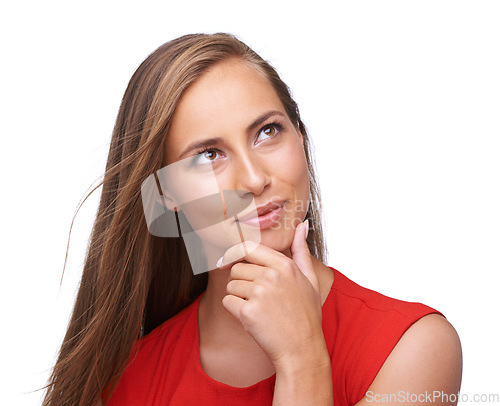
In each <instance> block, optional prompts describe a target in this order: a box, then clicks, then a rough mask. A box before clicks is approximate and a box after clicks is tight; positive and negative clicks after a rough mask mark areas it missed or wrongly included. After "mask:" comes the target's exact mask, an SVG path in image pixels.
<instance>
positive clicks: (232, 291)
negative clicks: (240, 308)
mask: <svg viewBox="0 0 500 406" xmlns="http://www.w3.org/2000/svg"><path fill="white" fill-rule="evenodd" d="M253 285H254V284H253V282H249V281H244V280H241V279H233V280H232V281H229V282H228V283H227V286H226V292H227V294H228V295H233V296H238V297H240V298H242V299H248V298H250V296H251V293H252V287H253Z"/></svg>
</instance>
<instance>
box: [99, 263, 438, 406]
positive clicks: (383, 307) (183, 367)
mask: <svg viewBox="0 0 500 406" xmlns="http://www.w3.org/2000/svg"><path fill="white" fill-rule="evenodd" d="M331 269H332V270H333V272H334V282H333V285H332V288H331V291H330V293H329V295H328V297H327V299H326V301H325V303H324V304H323V332H324V335H325V340H326V344H327V347H328V352H329V354H330V358H331V359H332V378H333V393H334V404H335V406H343V405H354V404H355V403H357V402H358V401H359V400H361V399H362V398H363V396H364V395H365V393H366V391H367V390H368V387H369V386H370V384H371V383H372V381H373V380H374V378H375V376H376V375H377V373H378V371H379V370H380V368H381V367H382V364H383V363H384V361H385V360H386V358H387V357H388V356H389V354H390V353H391V351H392V349H393V348H394V346H395V345H396V343H397V342H398V340H399V339H400V337H401V336H402V335H403V333H404V332H405V331H406V330H407V329H408V328H409V327H410V326H411V325H412V324H413V323H414V322H415V321H417V320H418V319H420V318H421V317H423V316H425V315H427V314H430V313H439V312H437V311H436V310H434V309H432V308H430V307H428V306H425V305H423V304H420V303H410V302H404V301H401V300H396V299H392V298H389V297H387V296H384V295H382V294H380V293H377V292H375V291H372V290H369V289H366V288H363V287H361V286H359V285H357V284H356V283H354V282H352V281H351V280H349V279H348V278H347V277H345V276H344V275H343V274H342V273H340V272H339V271H337V270H336V269H334V268H331ZM200 298H201V296H200V297H198V298H197V299H196V300H195V301H194V302H193V303H192V304H191V305H189V306H188V307H187V308H185V309H184V310H182V311H181V312H180V313H179V314H177V315H176V316H174V317H173V318H171V319H169V320H167V321H166V322H165V323H163V324H162V325H160V326H159V327H157V328H156V329H155V330H153V331H152V332H151V333H150V334H148V335H147V336H145V337H143V338H141V339H140V340H138V341H137V343H136V346H135V349H138V353H137V355H136V356H132V358H131V361H130V362H129V366H128V367H127V369H126V370H125V373H124V374H123V376H122V377H121V380H120V383H119V385H118V388H117V389H116V391H115V392H114V393H113V394H112V396H111V399H110V401H109V402H108V403H107V406H128V405H134V406H137V405H148V406H149V405H155V406H156V405H158V406H159V405H174V406H177V405H182V406H184V405H208V406H212V405H213V406H215V405H217V406H222V405H231V406H232V405H243V406H244V405H249V406H250V405H252V406H255V405H271V403H272V398H273V390H274V384H275V378H276V376H275V375H273V376H271V377H270V378H267V379H264V380H262V381H260V382H258V383H256V384H255V385H252V386H250V387H246V388H235V387H232V386H229V385H226V384H223V383H220V382H217V381H215V380H213V379H212V378H210V377H209V376H208V375H207V374H206V373H205V372H204V370H203V368H202V367H201V364H200V356H199V341H198V304H199V301H200ZM135 352H136V351H135V350H134V351H133V353H134V354H135Z"/></svg>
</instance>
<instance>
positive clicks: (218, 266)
mask: <svg viewBox="0 0 500 406" xmlns="http://www.w3.org/2000/svg"><path fill="white" fill-rule="evenodd" d="M222 258H224V257H220V258H219V260H218V261H217V264H215V266H216V267H217V268H220V267H221V266H222Z"/></svg>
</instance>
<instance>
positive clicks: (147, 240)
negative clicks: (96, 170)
mask: <svg viewBox="0 0 500 406" xmlns="http://www.w3.org/2000/svg"><path fill="white" fill-rule="evenodd" d="M164 168H168V169H166V170H165V171H166V172H165V171H164ZM179 168H182V171H180V172H175V171H176V170H178V169H179ZM165 173H167V174H166V175H165V176H163V175H162V174H165ZM172 173H174V174H175V176H171V175H172ZM179 173H180V174H181V175H179ZM197 174H198V175H197ZM152 176H153V177H152ZM147 179H150V180H151V179H154V180H155V182H154V183H153V182H151V184H152V185H156V186H157V188H158V193H157V196H156V200H154V199H155V198H153V200H154V203H155V204H157V205H158V204H159V205H160V206H162V207H163V208H164V210H165V213H167V211H170V212H175V213H176V216H177V217H175V218H176V219H177V220H176V223H173V224H178V227H179V228H178V229H177V230H176V229H174V230H173V232H174V234H175V232H176V231H177V235H179V236H181V235H182V237H183V238H182V239H181V238H163V237H161V235H163V236H165V235H167V234H162V233H164V232H165V228H164V229H161V227H160V228H158V227H157V226H156V225H154V224H153V223H154V221H153V220H155V218H152V217H151V216H150V214H151V211H150V210H149V209H148V208H150V206H148V204H149V203H148V202H149V201H150V200H148V198H145V196H146V195H147V194H148V193H146V192H145V190H146V189H145V187H144V186H145V185H146V184H147V182H146V181H147ZM102 185H103V190H102V196H101V201H100V206H99V210H98V215H97V218H96V221H95V225H94V229H93V232H92V237H91V241H90V246H89V251H88V255H87V259H86V262H85V266H84V272H83V276H82V281H81V285H80V289H79V292H78V296H77V299H76V304H75V308H74V312H73V316H72V319H71V321H70V324H69V328H68V331H67V334H66V337H65V339H64V342H63V345H62V347H61V351H60V355H59V359H58V361H57V363H56V365H55V367H54V371H53V374H52V376H51V379H50V382H49V385H48V387H49V390H48V392H47V395H46V398H45V401H44V405H63V404H72V405H73V404H81V405H89V404H101V402H102V404H107V405H128V404H130V405H137V404H141V405H150V404H151V405H157V404H158V405H160V404H172V405H182V404H207V405H212V404H213V405H215V404H218V405H219V404H220V405H223V404H238V405H254V404H270V403H273V404H276V405H278V404H283V405H285V404H286V405H294V404H297V405H305V404H311V405H332V404H333V403H334V401H335V405H347V404H349V405H351V404H359V405H365V404H370V403H373V402H375V403H376V404H391V402H392V403H395V402H399V403H402V402H404V401H405V400H404V399H402V398H401V397H398V398H396V396H404V394H406V401H408V402H410V401H411V403H412V404H427V403H431V401H430V400H429V396H428V394H441V398H439V399H436V398H434V399H433V401H435V402H439V403H440V404H455V403H456V399H454V398H453V396H452V395H453V394H456V393H457V392H458V390H459V388H460V380H461V349H460V342H459V339H458V336H457V334H456V332H455V330H454V329H453V327H452V326H451V325H450V324H449V323H448V322H447V321H446V319H445V318H444V317H443V316H442V315H440V314H439V313H438V312H437V311H436V310H434V309H431V308H430V307H427V306H425V305H422V304H419V303H408V302H403V301H399V300H396V299H391V298H388V297H386V296H383V295H381V294H378V293H376V292H373V291H370V290H368V289H365V288H362V287H360V286H358V285H356V284H355V283H354V282H352V281H350V280H349V279H348V278H346V277H345V276H344V275H342V274H341V273H340V272H339V271H337V270H335V269H333V268H331V267H328V266H326V265H325V264H324V263H323V261H324V258H325V254H324V251H325V249H324V246H323V235H322V228H321V223H320V211H321V205H320V200H319V191H318V187H317V183H316V180H315V176H314V171H313V166H312V158H311V156H310V150H309V139H308V135H307V132H306V129H305V127H304V125H303V123H302V121H301V119H300V116H299V112H298V108H297V105H296V104H295V102H294V101H293V100H292V98H291V96H290V93H289V90H288V88H287V87H286V85H285V84H284V83H283V82H282V81H281V80H280V78H279V76H278V75H277V73H276V72H275V70H274V69H273V68H272V67H271V66H270V65H269V64H268V63H266V62H265V61H263V60H262V59H261V58H260V57H259V56H258V55H256V54H255V53H254V52H253V51H252V50H250V49H249V48H248V47H247V46H246V45H244V44H243V43H241V42H240V41H238V40H237V39H236V38H234V37H233V36H231V35H227V34H213V35H201V34H200V35H187V36H183V37H181V38H178V39H176V40H173V41H171V42H169V43H166V44H164V45H163V46H162V47H160V48H159V49H157V50H156V51H155V52H154V53H152V54H151V55H150V56H149V57H148V58H147V59H146V60H145V61H144V62H143V63H142V64H141V66H140V67H139V68H138V70H137V71H136V73H135V74H134V76H133V77H132V79H131V81H130V83H129V86H128V88H127V90H126V92H125V96H124V98H123V101H122V105H121V108H120V112H119V115H118V118H117V122H116V126H115V129H114V132H113V137H112V141H111V147H110V153H109V158H108V163H107V167H106V173H105V177H104V181H103V183H102ZM207 185H211V186H210V187H209V186H207ZM141 187H142V195H141ZM151 190H153V189H151ZM151 190H150V192H151ZM218 191H219V192H220V193H219V196H221V199H222V201H223V202H222V204H223V205H224V210H225V211H224V214H225V217H224V218H222V219H219V218H217V216H215V214H214V213H215V208H216V206H217V204H215V205H213V206H210V205H209V204H208V205H206V204H205V203H203V202H207V201H208V200H207V199H209V198H210V196H212V195H211V194H210V193H215V194H214V196H217V192H218ZM226 192H228V193H229V195H225V194H224V193H226ZM231 193H232V194H231ZM224 196H226V197H227V196H232V197H231V199H234V201H243V200H244V199H245V198H249V199H247V200H246V201H245V202H246V203H245V204H244V205H242V206H241V212H240V210H236V211H235V212H234V213H232V214H231V216H230V215H228V212H229V211H228V207H230V206H231V204H232V203H231V204H230V203H228V202H226V201H224ZM146 197H147V196H146ZM150 197H151V196H150ZM190 202H197V203H196V204H194V209H193V206H192V205H191V206H189V204H190ZM183 209H185V210H183ZM211 210H212V214H214V215H213V216H212V217H211V214H210V213H211ZM203 211H204V212H203ZM200 213H203V215H200ZM182 215H184V216H185V219H186V223H190V224H191V226H192V229H191V230H186V228H185V227H184V228H183V226H182V224H181V223H182V222H181V221H180V220H179V219H180V218H181V217H182ZM207 218H208V220H209V221H208V222H206V223H203V221H204V220H205V221H206V220H207ZM202 223H203V224H202ZM219 223H220V224H219ZM148 227H149V230H148ZM207 227H215V228H214V229H213V230H212V231H213V232H209V233H206V232H205V231H206V230H207ZM236 229H237V230H238V234H237V235H239V238H240V240H239V241H237V240H235V239H231V238H228V239H227V241H225V243H224V244H222V243H218V242H220V241H222V240H223V237H224V236H227V235H229V234H231V233H232V232H235V230H236ZM158 230H160V231H158ZM161 230H163V231H161ZM214 230H215V231H214ZM188 231H190V232H188ZM204 232H205V233H204ZM193 235H196V238H190V237H189V238H188V236H193ZM235 235H236V234H235ZM214 236H215V238H214ZM196 244H198V246H196ZM193 247H197V248H193ZM192 252H203V253H204V254H203V255H202V256H201V258H202V263H203V264H204V267H205V268H204V267H203V266H201V267H198V266H197V268H196V269H199V270H200V269H201V271H199V272H195V265H194V262H195V261H192V259H193V257H192V256H190V253H192ZM203 270H210V272H204V271H203ZM195 273H196V274H195ZM445 396H447V397H448V398H445Z"/></svg>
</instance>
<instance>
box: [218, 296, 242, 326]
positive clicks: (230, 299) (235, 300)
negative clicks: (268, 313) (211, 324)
mask: <svg viewBox="0 0 500 406" xmlns="http://www.w3.org/2000/svg"><path fill="white" fill-rule="evenodd" d="M245 304H246V300H245V299H242V298H241V297H238V296H234V295H226V296H224V297H223V298H222V305H223V306H224V308H225V309H226V310H227V311H228V312H229V313H231V314H232V315H233V316H234V317H236V319H237V320H241V309H242V307H243V306H244V305H245Z"/></svg>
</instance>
